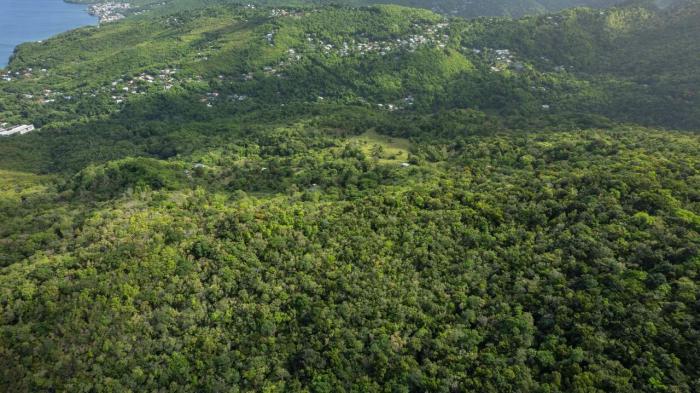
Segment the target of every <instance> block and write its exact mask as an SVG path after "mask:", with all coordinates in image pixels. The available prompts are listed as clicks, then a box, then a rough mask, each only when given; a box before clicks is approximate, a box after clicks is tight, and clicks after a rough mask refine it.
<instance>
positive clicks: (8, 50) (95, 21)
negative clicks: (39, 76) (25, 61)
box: [0, 0, 100, 70]
mask: <svg viewBox="0 0 700 393" xmlns="http://www.w3.org/2000/svg"><path fill="white" fill-rule="evenodd" d="M51 3H52V4H55V3H58V4H65V5H69V6H72V7H74V8H78V7H77V6H82V7H80V9H79V13H80V14H82V15H86V16H89V19H90V20H89V21H88V20H87V18H84V19H85V20H84V21H78V19H80V18H81V17H80V16H78V12H76V13H75V14H73V13H72V12H71V11H70V10H68V9H61V8H60V7H61V6H60V5H59V6H56V8H55V9H51V10H50V13H51V14H53V13H55V12H56V11H59V12H66V13H67V14H70V15H72V16H73V17H74V18H75V19H76V21H75V23H70V22H66V25H65V26H60V23H57V24H56V28H53V29H52V28H49V29H46V31H44V32H42V33H36V34H35V35H34V36H32V34H31V33H30V34H26V36H24V37H23V36H22V35H17V36H14V37H13V36H12V35H10V34H9V32H10V31H13V27H12V26H8V25H6V27H3V29H5V28H6V29H7V31H5V32H4V31H2V30H3V29H0V34H7V36H8V37H9V38H8V39H7V40H6V42H3V43H2V45H1V46H0V70H5V69H7V67H8V66H9V65H10V63H11V62H12V58H13V56H14V55H15V53H16V51H17V47H18V46H20V45H22V44H25V43H31V42H41V41H44V40H47V39H50V38H51V37H54V36H56V35H59V34H63V33H65V32H68V31H71V30H74V29H78V28H81V27H85V26H99V24H100V18H99V17H98V16H96V15H93V14H91V13H90V12H89V4H88V3H81V2H74V1H66V0H55V3H54V2H53V1H52V2H51ZM37 9H40V8H39V6H37ZM24 11H25V12H24V14H21V15H20V16H19V18H20V19H21V20H22V21H23V22H24V19H25V17H26V16H29V18H26V19H30V20H28V21H27V22H26V23H24V24H25V25H37V26H42V27H45V26H46V24H44V23H43V22H44V21H42V20H31V19H37V18H36V15H35V14H34V13H32V12H33V11H35V10H31V9H29V11H27V10H26V9H25V10H24ZM62 22H63V20H62ZM64 27H65V28H64ZM14 30H17V29H16V28H15V29H14ZM28 30H31V29H28Z"/></svg>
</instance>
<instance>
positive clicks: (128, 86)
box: [102, 68, 202, 104]
mask: <svg viewBox="0 0 700 393" xmlns="http://www.w3.org/2000/svg"><path fill="white" fill-rule="evenodd" d="M177 72H178V70H177V69H175V68H172V69H171V68H166V69H163V70H159V71H158V72H157V73H150V72H142V73H140V74H138V75H136V76H134V77H132V78H127V77H126V75H124V76H122V77H121V78H119V79H117V80H115V81H112V82H111V86H110V87H109V88H103V89H102V90H103V91H104V90H108V91H109V92H110V94H111V98H112V101H114V102H115V103H116V104H121V103H122V102H124V100H126V99H127V98H128V96H129V95H135V94H141V95H142V94H146V92H147V91H148V90H149V89H151V88H163V89H164V90H170V89H172V88H173V87H175V86H177V85H179V84H180V83H181V81H180V80H179V79H177V78H176V74H177ZM201 79H202V78H201V77H198V80H201ZM190 81H191V79H190Z"/></svg>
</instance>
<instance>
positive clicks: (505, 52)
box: [471, 48, 525, 72]
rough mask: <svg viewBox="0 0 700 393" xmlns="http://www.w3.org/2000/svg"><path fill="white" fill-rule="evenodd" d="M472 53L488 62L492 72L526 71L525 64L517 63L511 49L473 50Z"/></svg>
mask: <svg viewBox="0 0 700 393" xmlns="http://www.w3.org/2000/svg"><path fill="white" fill-rule="evenodd" d="M471 51H472V53H473V54H475V55H477V56H480V57H481V58H482V59H483V60H484V61H486V62H487V63H488V64H489V67H490V70H491V71H492V72H501V71H504V70H506V69H511V70H515V71H518V72H520V71H524V70H525V64H524V63H523V62H521V61H517V60H516V58H515V54H514V53H513V52H512V51H511V50H510V49H492V48H472V49H471Z"/></svg>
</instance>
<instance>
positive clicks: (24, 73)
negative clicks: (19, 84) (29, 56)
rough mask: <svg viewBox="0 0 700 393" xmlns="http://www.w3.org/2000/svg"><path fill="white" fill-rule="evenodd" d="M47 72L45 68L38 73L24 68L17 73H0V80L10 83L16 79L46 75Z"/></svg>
mask: <svg viewBox="0 0 700 393" xmlns="http://www.w3.org/2000/svg"><path fill="white" fill-rule="evenodd" d="M47 72H48V70H47V69H46V68H42V69H41V70H39V71H38V72H37V71H36V70H34V69H33V68H26V69H22V70H17V71H6V72H4V73H0V79H1V80H3V81H5V82H12V81H13V80H17V79H26V78H31V77H33V76H34V75H35V74H36V73H41V74H46V73H47Z"/></svg>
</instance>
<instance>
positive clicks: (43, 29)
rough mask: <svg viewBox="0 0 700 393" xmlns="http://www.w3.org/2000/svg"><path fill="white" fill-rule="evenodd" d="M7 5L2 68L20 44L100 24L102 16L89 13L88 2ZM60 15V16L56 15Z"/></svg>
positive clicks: (1, 32) (0, 31)
mask: <svg viewBox="0 0 700 393" xmlns="http://www.w3.org/2000/svg"><path fill="white" fill-rule="evenodd" d="M6 7H7V8H6V13H5V14H4V16H0V26H1V27H0V37H2V40H1V41H0V69H6V68H7V67H8V65H9V64H10V62H11V61H12V57H13V56H14V55H15V53H16V50H17V47H18V46H19V45H21V44H23V43H27V42H38V41H43V40H45V39H49V38H51V37H53V36H55V35H58V34H61V33H64V32H66V31H70V30H73V29H77V28H80V27H84V26H96V25H98V24H99V23H100V18H99V17H97V16H95V15H92V14H91V13H90V12H89V7H88V4H87V3H80V2H71V1H66V0H45V1H42V2H37V3H33V2H24V1H17V2H15V3H8V4H7V6H6ZM37 10H41V11H42V12H37ZM57 14H60V16H59V17H56V15H57ZM64 15H65V16H64ZM26 26H32V28H29V29H27V28H26Z"/></svg>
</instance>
